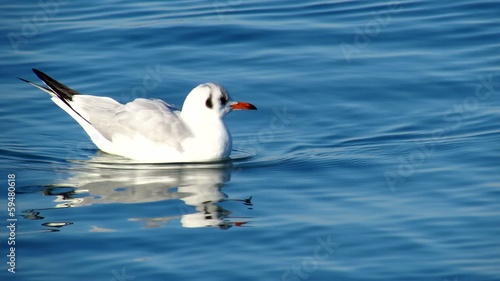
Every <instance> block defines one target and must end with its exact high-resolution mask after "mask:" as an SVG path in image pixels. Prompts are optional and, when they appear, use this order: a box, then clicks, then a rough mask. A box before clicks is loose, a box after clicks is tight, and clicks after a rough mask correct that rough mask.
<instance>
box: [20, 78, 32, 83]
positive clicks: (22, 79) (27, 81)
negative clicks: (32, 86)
mask: <svg viewBox="0 0 500 281" xmlns="http://www.w3.org/2000/svg"><path fill="white" fill-rule="evenodd" d="M17 79H19V80H21V81H24V82H26V83H31V81H29V80H26V79H24V78H21V77H17Z"/></svg>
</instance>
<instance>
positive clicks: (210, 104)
mask: <svg viewBox="0 0 500 281" xmlns="http://www.w3.org/2000/svg"><path fill="white" fill-rule="evenodd" d="M205 105H206V106H207V107H208V108H210V109H212V107H214V105H213V104H212V95H210V96H208V99H207V100H206V101H205Z"/></svg>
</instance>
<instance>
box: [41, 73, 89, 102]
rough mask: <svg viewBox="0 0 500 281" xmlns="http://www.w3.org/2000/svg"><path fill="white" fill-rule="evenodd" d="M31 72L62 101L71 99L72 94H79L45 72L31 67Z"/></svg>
mask: <svg viewBox="0 0 500 281" xmlns="http://www.w3.org/2000/svg"><path fill="white" fill-rule="evenodd" d="M33 72H34V73H35V74H36V76H38V78H40V79H41V80H42V81H43V82H44V83H45V84H46V85H47V86H49V88H50V89H52V91H54V93H55V94H56V95H57V96H58V97H59V98H60V99H62V100H63V101H70V100H73V96H74V95H79V94H80V93H78V92H77V91H75V90H73V89H71V88H70V87H68V86H66V85H64V84H62V83H60V82H58V81H56V80H55V79H53V78H52V77H50V76H48V75H47V74H45V73H43V72H41V71H40V70H38V69H36V68H33Z"/></svg>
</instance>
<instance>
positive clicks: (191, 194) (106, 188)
mask: <svg viewBox="0 0 500 281" xmlns="http://www.w3.org/2000/svg"><path fill="white" fill-rule="evenodd" d="M110 159H111V160H113V159H114V157H113V156H109V155H98V156H96V157H94V158H92V159H91V160H89V161H78V163H75V164H74V167H72V173H71V176H70V177H69V178H68V179H66V180H64V183H60V184H56V185H52V186H50V187H48V188H46V189H45V190H44V192H45V195H47V196H55V197H56V199H55V200H54V202H55V203H56V205H55V207H56V208H68V207H83V206H89V205H93V204H109V203H123V204H135V203H147V202H157V201H165V200H179V201H178V202H179V204H178V208H177V209H178V210H176V212H175V215H170V216H160V217H131V218H127V219H128V220H129V221H132V222H143V223H144V225H145V227H147V228H151V227H159V226H162V225H164V224H165V223H168V222H170V221H172V220H176V219H180V222H181V224H182V226H183V227H187V228H193V227H218V228H220V229H229V228H231V227H233V226H244V225H246V224H247V223H248V222H249V221H248V219H249V217H236V216H233V213H232V212H231V211H230V210H227V209H225V208H224V207H222V206H221V205H220V202H225V201H234V202H239V204H243V205H244V206H245V208H247V209H252V202H251V197H249V198H243V199H233V198H229V197H228V196H227V195H226V194H225V193H223V192H222V191H221V188H223V186H224V185H225V184H226V183H227V182H229V180H230V178H231V170H232V165H231V163H228V162H225V163H207V164H182V165H171V164H169V165H166V164H165V165H160V164H133V163H125V164H124V163H123V162H122V161H120V162H119V163H118V162H115V163H113V161H110ZM40 212H41V210H40V209H36V210H35V209H33V210H27V211H25V212H24V217H25V218H26V219H43V216H42V215H40ZM42 214H43V211H42ZM91 231H100V228H94V230H91Z"/></svg>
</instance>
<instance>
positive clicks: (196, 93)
mask: <svg viewBox="0 0 500 281" xmlns="http://www.w3.org/2000/svg"><path fill="white" fill-rule="evenodd" d="M33 72H34V73H35V74H36V75H37V76H38V78H40V79H41V80H42V81H43V82H44V83H45V85H46V86H47V87H44V86H41V85H38V84H36V83H33V82H31V81H28V80H26V79H23V78H19V79H20V80H22V81H24V82H26V83H29V84H30V85H33V86H35V87H36V88H38V89H40V90H42V91H44V92H47V93H48V94H50V95H51V96H52V98H51V99H52V101H53V102H54V103H55V104H57V105H58V106H59V107H60V108H62V109H63V110H64V111H66V112H67V113H68V114H69V115H70V116H71V117H73V118H74V119H75V120H76V121H77V122H78V123H79V124H80V125H81V126H82V127H83V129H84V130H85V132H86V133H87V134H88V135H89V137H90V139H91V140H92V142H93V143H94V144H95V145H96V146H97V147H98V148H99V149H100V150H102V151H104V152H106V153H109V154H114V155H120V156H123V157H126V158H129V159H132V160H136V161H139V162H142V163H179V162H211V161H219V160H224V159H227V158H229V155H230V153H231V149H232V138H231V134H230V132H229V130H228V128H227V126H226V124H225V123H224V121H223V118H224V116H226V115H227V114H228V113H229V112H231V111H232V110H255V109H257V108H256V107H255V106H254V105H252V104H250V103H247V102H238V101H233V100H232V99H231V97H230V96H229V93H228V92H227V90H226V89H225V88H224V87H222V86H221V85H219V84H216V83H205V84H201V85H199V86H197V87H196V88H194V89H193V90H192V91H191V92H190V93H189V94H188V95H187V97H186V99H185V100H184V104H183V106H182V110H179V109H178V108H176V107H175V106H173V105H171V104H168V103H166V102H164V101H162V100H159V99H144V98H138V99H135V100H133V101H131V102H128V103H126V104H121V103H119V102H117V101H116V100H114V99H112V98H110V97H100V96H91V95H83V94H80V93H79V92H77V91H75V90H73V89H71V88H69V87H68V86H66V85H63V84H61V83H59V82H58V81H56V80H54V79H53V78H51V77H50V76H48V75H47V74H45V73H43V72H41V71H40V70H37V69H33Z"/></svg>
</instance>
